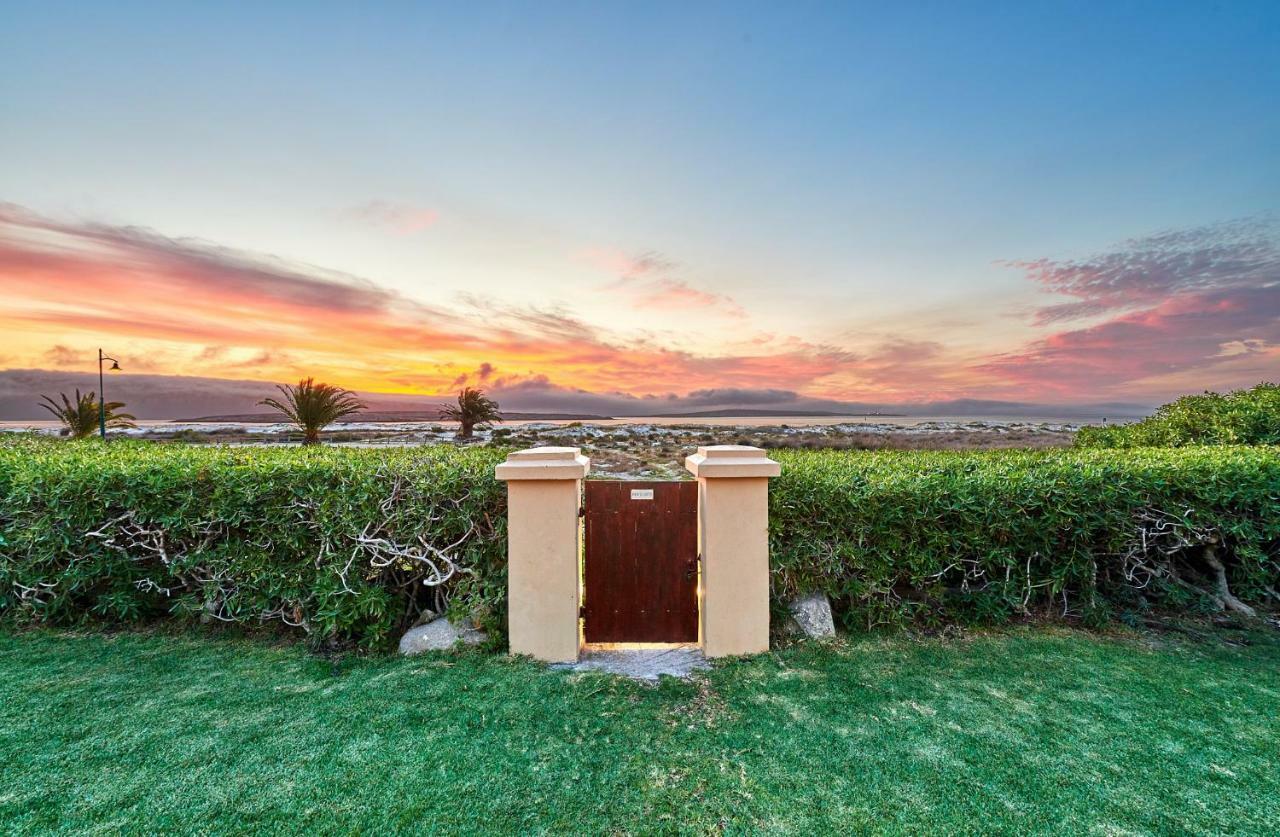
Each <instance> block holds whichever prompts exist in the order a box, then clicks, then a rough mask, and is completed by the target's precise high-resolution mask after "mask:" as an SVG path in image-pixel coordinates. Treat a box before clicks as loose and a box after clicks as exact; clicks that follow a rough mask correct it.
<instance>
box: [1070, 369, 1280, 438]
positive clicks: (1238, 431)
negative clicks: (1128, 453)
mask: <svg viewBox="0 0 1280 837" xmlns="http://www.w3.org/2000/svg"><path fill="white" fill-rule="evenodd" d="M1184 445H1280V386H1276V385H1275V384H1267V383H1262V384H1258V385H1257V386H1256V387H1253V388H1251V389H1238V390H1235V391H1234V392H1228V393H1227V394H1226V395H1221V394H1219V393H1216V392H1206V393H1203V394H1201V395H1184V396H1183V397H1181V398H1179V399H1178V400H1176V401H1172V402H1170V403H1168V404H1165V405H1163V406H1161V407H1160V408H1159V409H1157V410H1156V411H1155V414H1154V415H1152V416H1149V417H1148V418H1145V419H1143V420H1142V421H1137V422H1133V423H1132V424H1112V425H1106V426H1089V427H1082V428H1080V432H1079V433H1077V434H1076V446H1077V447H1084V448H1142V447H1182V446H1184Z"/></svg>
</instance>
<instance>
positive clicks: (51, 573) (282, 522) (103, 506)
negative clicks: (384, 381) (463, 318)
mask: <svg viewBox="0 0 1280 837" xmlns="http://www.w3.org/2000/svg"><path fill="white" fill-rule="evenodd" d="M501 459H502V452H501V451H497V450H494V449H485V448H465V449H459V448H454V447H444V446H441V447H429V448H415V449H397V450H357V449H349V448H347V449H335V448H313V449H302V450H299V449H296V448H293V449H271V448H229V447H203V446H188V445H177V444H164V445H161V444H155V443H147V442H130V441H124V440H120V441H112V442H110V443H109V444H103V443H101V442H98V441H79V442H68V441H50V440H42V439H33V438H22V439H9V440H6V441H0V611H3V612H4V613H5V615H6V616H7V617H8V618H10V619H12V620H17V621H42V622H50V623H61V624H74V623H76V622H78V621H81V620H84V619H93V618H96V619H99V620H102V621H109V622H133V621H139V620H144V619H149V618H153V617H155V616H157V615H163V614H176V615H185V616H187V617H189V618H193V619H203V620H204V621H213V620H222V621H228V622H237V623H249V624H256V623H261V622H264V621H268V622H283V623H285V624H288V625H292V626H297V627H298V628H299V629H300V630H305V631H306V632H307V633H308V634H309V635H310V636H311V637H312V638H313V639H315V640H317V641H321V640H329V639H334V640H343V641H355V642H358V643H360V644H363V645H365V646H379V645H385V644H386V643H387V642H388V641H389V640H390V639H392V638H393V637H394V635H395V633H396V632H397V631H398V630H399V629H401V628H403V627H405V626H406V625H408V624H411V623H412V622H413V621H415V620H416V619H417V618H418V616H419V615H420V614H421V612H422V611H423V610H425V609H434V610H440V609H443V607H444V606H445V604H446V602H447V601H450V600H451V601H452V603H453V609H454V611H455V612H459V611H465V612H468V613H475V612H478V613H481V614H483V613H485V612H489V613H491V614H493V617H494V618H493V621H495V622H499V621H501V619H500V616H501V613H500V611H501V608H502V607H503V606H504V600H505V578H506V565H505V553H506V535H505V532H506V501H505V491H504V490H503V489H502V486H501V484H500V483H498V482H496V481H495V480H494V479H493V467H494V465H495V464H497V463H498V462H499V461H501ZM436 550H438V551H436ZM451 567H452V569H451ZM444 576H447V578H445V580H444V583H443V584H430V585H428V584H424V581H432V582H434V581H437V580H439V579H440V578H441V577H444Z"/></svg>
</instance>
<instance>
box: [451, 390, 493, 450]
mask: <svg viewBox="0 0 1280 837" xmlns="http://www.w3.org/2000/svg"><path fill="white" fill-rule="evenodd" d="M440 418H442V419H446V420H447V421H456V422H457V423H458V424H459V425H460V427H459V428H458V438H459V439H470V438H471V431H473V430H475V429H476V428H477V427H478V428H480V429H481V430H483V429H485V428H486V427H488V426H489V425H490V424H491V423H493V422H495V421H502V416H501V415H500V414H499V413H498V402H497V401H494V400H493V399H492V398H489V397H487V396H486V395H485V394H484V390H480V389H473V388H471V387H466V388H464V389H463V390H462V392H460V393H458V403H457V404H456V405H454V404H446V405H445V406H443V407H441V408H440Z"/></svg>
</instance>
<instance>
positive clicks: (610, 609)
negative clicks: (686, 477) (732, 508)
mask: <svg viewBox="0 0 1280 837" xmlns="http://www.w3.org/2000/svg"><path fill="white" fill-rule="evenodd" d="M632 491H640V492H642V493H643V492H647V491H652V492H653V499H632ZM584 495H585V496H584V498H583V504H584V508H585V515H584V516H585V519H586V523H585V525H586V538H585V540H586V556H585V562H584V568H583V575H584V579H583V581H584V584H583V586H584V591H583V593H584V607H585V614H586V616H585V621H584V636H585V639H586V641H587V642H697V640H698V593H697V573H696V566H697V551H698V484H697V483H696V482H691V481H684V482H640V481H635V480H587V481H586V482H585V483H584Z"/></svg>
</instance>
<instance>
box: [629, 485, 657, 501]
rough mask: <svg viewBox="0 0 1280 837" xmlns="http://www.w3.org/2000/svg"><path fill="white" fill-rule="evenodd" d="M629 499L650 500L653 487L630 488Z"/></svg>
mask: <svg viewBox="0 0 1280 837" xmlns="http://www.w3.org/2000/svg"><path fill="white" fill-rule="evenodd" d="M631 499H632V500H652V499H653V489H652V488H633V489H631Z"/></svg>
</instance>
